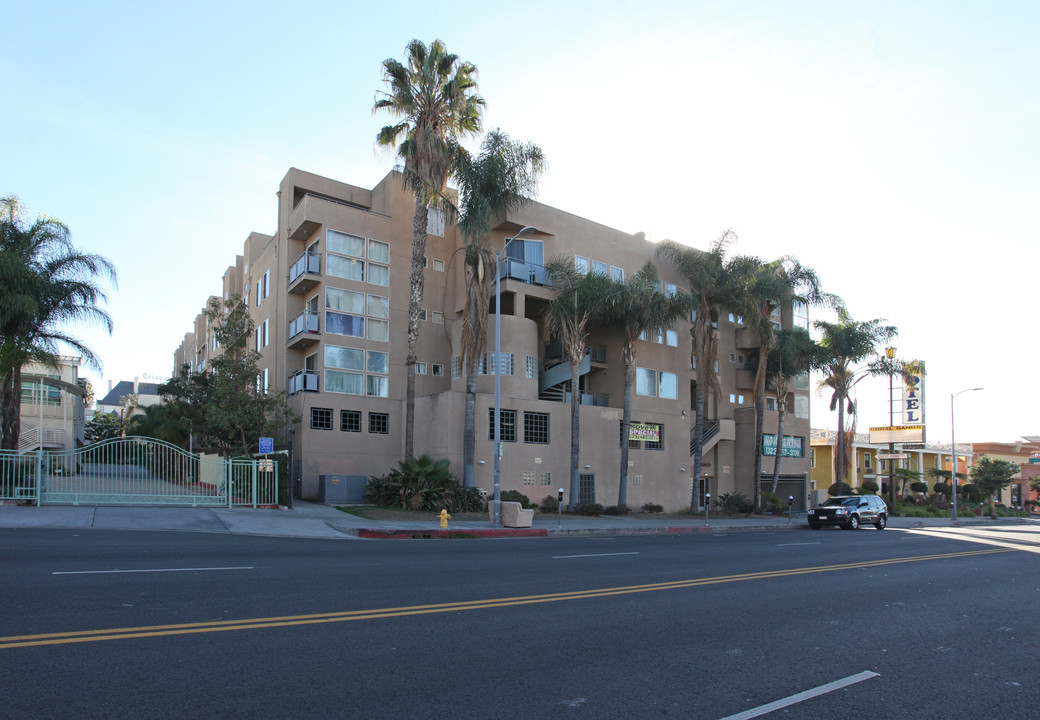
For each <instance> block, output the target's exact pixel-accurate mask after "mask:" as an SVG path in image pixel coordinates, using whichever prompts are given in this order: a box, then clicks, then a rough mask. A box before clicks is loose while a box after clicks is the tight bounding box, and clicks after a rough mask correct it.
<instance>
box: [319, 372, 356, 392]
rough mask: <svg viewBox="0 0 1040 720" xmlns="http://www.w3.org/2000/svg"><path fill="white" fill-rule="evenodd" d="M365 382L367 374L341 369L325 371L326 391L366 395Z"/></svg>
mask: <svg viewBox="0 0 1040 720" xmlns="http://www.w3.org/2000/svg"><path fill="white" fill-rule="evenodd" d="M364 383H365V376H364V375H362V374H361V373H353V372H342V371H340V370H326V371H325V392H334V393H344V394H346V395H364V394H365V392H364Z"/></svg>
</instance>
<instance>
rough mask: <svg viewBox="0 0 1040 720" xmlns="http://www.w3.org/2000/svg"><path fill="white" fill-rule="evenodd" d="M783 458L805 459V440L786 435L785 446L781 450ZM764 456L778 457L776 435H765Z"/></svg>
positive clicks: (763, 442)
mask: <svg viewBox="0 0 1040 720" xmlns="http://www.w3.org/2000/svg"><path fill="white" fill-rule="evenodd" d="M781 453H782V455H783V457H795V458H800V457H805V438H801V437H794V436H792V435H784V445H783V448H782V449H781ZM762 454H763V455H766V456H769V457H776V435H775V434H769V433H763V435H762Z"/></svg>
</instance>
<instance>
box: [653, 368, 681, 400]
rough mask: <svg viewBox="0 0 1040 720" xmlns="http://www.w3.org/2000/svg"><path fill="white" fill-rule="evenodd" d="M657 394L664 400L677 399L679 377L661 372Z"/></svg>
mask: <svg viewBox="0 0 1040 720" xmlns="http://www.w3.org/2000/svg"><path fill="white" fill-rule="evenodd" d="M658 394H659V395H660V397H662V398H665V399H666V400H676V399H678V397H679V377H678V376H677V375H676V374H675V373H670V372H663V371H662V372H661V374H660V387H659V388H658Z"/></svg>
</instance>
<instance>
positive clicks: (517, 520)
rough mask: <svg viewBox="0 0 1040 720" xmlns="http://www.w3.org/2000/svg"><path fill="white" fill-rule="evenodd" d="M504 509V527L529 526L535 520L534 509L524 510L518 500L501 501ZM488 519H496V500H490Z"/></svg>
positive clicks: (502, 511)
mask: <svg viewBox="0 0 1040 720" xmlns="http://www.w3.org/2000/svg"><path fill="white" fill-rule="evenodd" d="M500 504H501V507H502V510H501V513H502V527H512V528H529V527H531V523H532V522H533V521H534V510H524V508H523V506H522V505H521V504H520V503H518V502H503V503H500ZM488 519H489V520H491V521H492V522H494V520H495V502H494V500H492V501H490V502H488Z"/></svg>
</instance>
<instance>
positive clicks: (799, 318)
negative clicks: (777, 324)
mask: <svg viewBox="0 0 1040 720" xmlns="http://www.w3.org/2000/svg"><path fill="white" fill-rule="evenodd" d="M791 315H792V316H793V318H792V319H793V322H794V326H795V327H798V328H803V329H805V330H808V329H809V308H808V306H807V305H806V304H805V303H804V302H802V301H801V300H795V301H794V302H792V303H791Z"/></svg>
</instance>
